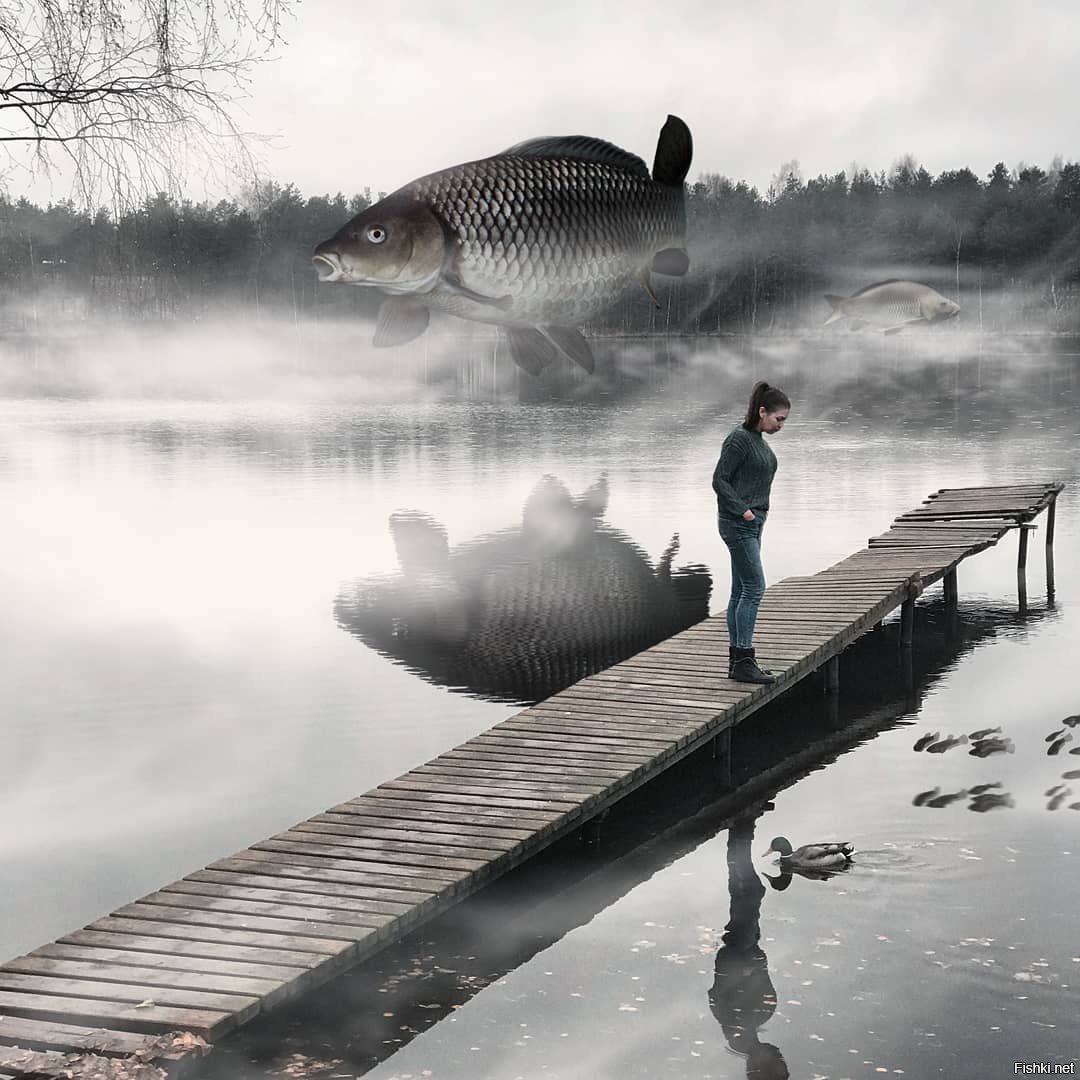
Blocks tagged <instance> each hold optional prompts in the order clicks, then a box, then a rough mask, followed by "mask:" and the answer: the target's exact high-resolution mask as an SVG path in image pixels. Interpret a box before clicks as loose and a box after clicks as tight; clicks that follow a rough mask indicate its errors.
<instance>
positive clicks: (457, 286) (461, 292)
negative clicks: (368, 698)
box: [442, 270, 514, 311]
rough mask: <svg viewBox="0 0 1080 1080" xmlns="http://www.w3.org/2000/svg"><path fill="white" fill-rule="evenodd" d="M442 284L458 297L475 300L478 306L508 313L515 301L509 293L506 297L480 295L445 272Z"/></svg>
mask: <svg viewBox="0 0 1080 1080" xmlns="http://www.w3.org/2000/svg"><path fill="white" fill-rule="evenodd" d="M442 283H443V284H444V285H445V286H446V287H447V288H448V289H449V290H450V291H451V292H453V293H457V294H458V296H466V297H468V298H469V299H470V300H475V301H476V303H478V304H487V305H488V306H489V307H495V308H499V309H500V310H501V311H506V309H507V308H509V307H510V305H511V304H512V303H513V301H514V298H513V297H512V296H511V295H510V294H509V293H507V294H506V295H505V296H485V295H484V294H483V293H478V292H477V291H476V290H475V289H470V288H469V286H468V285H466V284H465V283H464V282H463V281H462V280H461V278H459V277H458V276H457V275H456V274H450V273H447V272H446V271H445V270H444V271H443V275H442Z"/></svg>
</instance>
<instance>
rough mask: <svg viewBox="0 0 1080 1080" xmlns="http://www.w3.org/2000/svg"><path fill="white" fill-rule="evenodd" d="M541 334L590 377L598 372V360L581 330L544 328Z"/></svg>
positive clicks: (558, 327) (568, 327)
mask: <svg viewBox="0 0 1080 1080" xmlns="http://www.w3.org/2000/svg"><path fill="white" fill-rule="evenodd" d="M540 333H541V334H543V335H544V337H546V338H547V339H548V341H550V342H551V343H552V345H554V346H555V348H556V349H558V351H559V352H561V353H562V354H563V356H565V357H566V358H567V359H568V360H572V361H573V362H574V363H575V364H577V365H578V367H583V368H584V369H585V370H586V371H587V372H588V373H589V374H590V375H591V374H592V373H593V371H595V370H596V359H595V358H594V357H593V351H592V349H591V348H590V346H589V343H588V342H587V341H586V340H585V338H584V337H583V336H582V333H581V331H580V330H575V329H574V327H572V326H542V327H540Z"/></svg>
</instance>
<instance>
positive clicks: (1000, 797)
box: [968, 791, 1016, 814]
mask: <svg viewBox="0 0 1080 1080" xmlns="http://www.w3.org/2000/svg"><path fill="white" fill-rule="evenodd" d="M1015 805H1016V803H1015V802H1013V797H1012V796H1011V795H1010V794H1009V793H1008V792H1007V791H985V792H983V793H982V794H980V795H973V796H972V798H971V802H970V803H968V809H969V810H974V811H975V812H976V813H977V814H985V813H986V811H987V810H1000V809H1004V808H1006V807H1013V806H1015Z"/></svg>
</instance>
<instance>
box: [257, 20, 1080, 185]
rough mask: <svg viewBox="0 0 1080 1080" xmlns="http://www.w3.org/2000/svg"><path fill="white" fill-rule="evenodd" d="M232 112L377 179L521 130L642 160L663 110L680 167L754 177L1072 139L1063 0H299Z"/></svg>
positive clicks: (761, 179) (369, 181) (1014, 153)
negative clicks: (790, 167)
mask: <svg viewBox="0 0 1080 1080" xmlns="http://www.w3.org/2000/svg"><path fill="white" fill-rule="evenodd" d="M286 36H287V38H288V39H289V44H288V45H287V46H286V47H284V48H283V49H282V51H281V54H280V58H279V59H278V60H277V61H276V62H275V63H274V64H272V65H269V66H266V67H264V68H263V69H262V70H261V71H260V72H259V73H258V74H257V75H256V77H255V79H254V82H253V84H252V95H251V98H250V100H248V101H247V102H246V104H245V110H246V116H244V117H243V118H242V119H243V120H244V122H245V123H246V124H247V125H248V126H250V127H252V128H254V129H256V130H259V131H261V132H263V133H266V134H269V135H274V136H275V139H274V141H273V144H272V148H271V149H269V150H267V151H266V152H265V154H264V160H265V163H266V166H267V168H268V171H269V172H270V173H271V174H272V175H273V176H275V177H276V178H278V179H280V180H292V181H294V182H295V183H297V184H298V185H299V186H300V188H301V189H302V190H303V191H304V192H305V193H306V194H314V193H319V192H323V191H331V192H333V191H337V190H339V189H340V190H343V191H345V192H346V193H351V192H353V191H356V190H358V189H360V188H362V187H364V186H365V185H369V186H371V187H372V188H374V189H380V188H381V189H384V190H391V189H393V188H395V187H397V186H399V185H400V184H403V183H405V182H407V181H409V180H411V179H412V178H414V177H416V176H418V175H421V174H423V173H425V172H430V171H433V170H435V169H439V168H442V167H444V166H446V165H451V164H454V163H456V162H459V161H465V160H468V159H470V158H474V157H482V156H485V155H487V154H490V153H495V152H497V151H498V150H500V149H503V148H505V147H506V146H509V145H511V144H512V143H515V142H518V141H520V140H522V139H525V138H529V137H531V136H535V135H546V134H563V133H565V134H587V135H595V136H598V137H601V138H606V139H609V140H611V141H612V142H615V143H618V144H620V145H621V146H624V147H625V148H626V149H628V150H632V151H634V152H636V153H638V154H640V155H641V156H642V157H644V158H645V159H646V160H647V161H648V162H650V163H651V160H652V153H653V150H654V148H655V145H656V136H657V133H658V131H659V129H660V125H661V124H662V122H663V120H664V117H665V115H666V114H667V113H668V112H673V113H677V114H678V115H680V116H682V117H683V118H684V119H685V120H686V121H687V122H688V123H689V125H690V127H691V130H692V131H693V133H694V139H695V157H694V164H693V166H692V168H691V173H690V177H691V179H694V178H696V177H697V176H698V175H700V173H702V172H706V171H707V172H721V173H724V174H726V175H728V176H731V177H733V178H735V179H746V180H749V181H750V182H752V183H754V184H756V185H758V186H759V187H760V188H762V189H764V188H765V187H767V186H768V183H769V180H770V178H771V176H772V175H773V174H774V173H776V172H777V170H778V168H779V166H780V165H781V163H783V162H785V161H788V160H790V159H792V158H796V159H798V161H799V162H800V165H801V168H802V172H803V175H804V176H807V177H809V176H815V175H817V174H818V173H821V172H829V173H831V172H836V171H838V170H840V169H847V168H849V166H850V165H851V164H852V162H858V163H859V164H861V165H865V166H867V167H869V168H871V169H873V170H875V171H876V170H879V169H887V168H888V167H889V166H890V165H891V164H892V163H893V162H894V161H895V160H896V159H897V158H898V157H900V156H901V155H903V154H905V153H911V154H914V155H915V157H916V158H917V159H918V160H919V161H921V162H922V163H923V164H925V165H926V167H927V168H928V169H929V170H930V171H931V172H932V173H934V174H936V173H938V172H940V171H942V170H943V169H949V168H959V167H961V166H964V165H967V166H970V167H971V168H972V169H974V170H975V171H976V173H977V174H979V175H980V176H985V174H986V173H987V172H988V171H989V170H990V169H991V168H992V166H993V165H994V163H995V162H996V161H998V160H1004V161H1005V162H1006V164H1008V165H1009V166H1014V165H1016V164H1017V163H1018V162H1020V161H1025V162H1029V163H1033V164H1039V165H1042V166H1043V167H1045V166H1046V165H1048V164H1049V162H1050V161H1051V159H1052V158H1053V157H1054V155H1057V154H1061V155H1063V156H1064V157H1065V158H1066V159H1075V158H1077V157H1078V156H1080V138H1078V136H1080V122H1078V120H1077V114H1076V107H1075V99H1076V72H1077V62H1078V60H1080V45H1078V42H1080V9H1077V8H1075V6H1074V5H1073V4H1071V3H1065V2H1061V3H1053V2H1049V3H1047V2H1044V3H1037V4H1031V5H1029V4H1020V3H1012V4H1009V3H1000V2H999V3H994V2H987V0H982V2H962V3H948V2H944V3H943V2H938V3H928V2H926V0H910V2H907V3H905V4H903V5H897V4H882V3H877V4H864V5H852V4H846V5H824V4H804V3H795V2H780V0H766V2H763V3H758V4H756V5H753V6H751V5H750V4H746V3H739V4H732V3H715V2H714V3H710V2H707V0H678V2H676V3H670V4H660V3H642V2H640V0H632V2H630V3H627V2H626V0H623V2H622V3H613V2H605V0H578V2H573V0H546V2H544V3H536V2H529V3H523V2H521V0H503V2H499V0H473V2H461V3H456V4H446V3H445V2H441V0H440V2H436V0H413V2H412V3H410V4H408V5H403V4H373V3H370V2H368V3H359V4H343V3H341V0H304V2H303V4H302V5H301V6H300V7H299V8H298V9H297V12H296V15H295V18H294V20H293V21H292V23H291V25H287V26H286Z"/></svg>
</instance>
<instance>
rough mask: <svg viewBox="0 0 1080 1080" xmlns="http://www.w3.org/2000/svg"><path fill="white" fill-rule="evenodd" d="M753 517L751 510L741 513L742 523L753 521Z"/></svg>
mask: <svg viewBox="0 0 1080 1080" xmlns="http://www.w3.org/2000/svg"><path fill="white" fill-rule="evenodd" d="M754 516H755V515H754V511H753V510H745V511H743V521H753V520H754Z"/></svg>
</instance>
